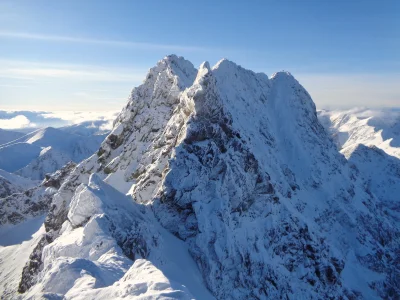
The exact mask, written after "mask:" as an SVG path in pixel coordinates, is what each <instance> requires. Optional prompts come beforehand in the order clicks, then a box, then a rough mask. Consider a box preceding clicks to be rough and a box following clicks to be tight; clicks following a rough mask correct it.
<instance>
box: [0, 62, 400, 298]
mask: <svg viewBox="0 0 400 300" xmlns="http://www.w3.org/2000/svg"><path fill="white" fill-rule="evenodd" d="M371 160H374V162H376V163H373V162H371ZM367 163H368V165H367ZM375 165H379V166H380V168H379V172H380V173H379V174H380V175H379V176H370V174H367V173H368V172H370V170H371V168H373V166H375ZM399 166H400V164H399V162H398V159H397V158H396V157H392V156H389V155H386V154H384V153H383V151H381V150H377V149H371V148H368V147H363V148H360V147H359V148H357V149H354V150H352V151H351V153H348V155H345V156H344V155H343V154H341V153H340V152H339V150H338V148H337V146H336V144H335V143H334V141H333V139H332V138H331V137H330V135H329V133H328V131H326V130H325V129H324V127H323V126H322V125H321V123H320V122H319V120H318V118H317V112H316V108H315V105H314V102H313V101H312V99H311V97H310V95H309V94H308V92H307V91H306V90H305V89H304V88H303V86H302V85H301V84H300V83H299V82H298V81H297V80H296V79H295V78H294V77H293V76H292V75H291V74H290V73H288V72H278V73H275V74H274V75H272V76H271V77H268V76H267V75H265V74H262V73H254V72H252V71H250V70H246V69H244V68H242V67H240V66H238V65H236V64H235V63H233V62H231V61H229V60H226V59H223V60H221V61H219V62H218V63H217V64H216V65H215V66H213V67H210V65H209V63H207V62H205V63H203V64H202V65H201V66H200V67H199V68H198V69H196V68H195V67H194V66H193V65H192V64H191V63H190V62H189V61H187V60H185V59H184V58H182V57H178V56H175V55H170V56H167V57H165V58H164V59H162V60H161V61H159V62H158V63H157V65H156V66H155V67H153V68H152V69H150V71H149V72H148V74H147V76H146V78H145V80H144V82H143V84H142V85H140V86H139V87H137V88H135V89H133V91H132V93H131V95H130V98H129V101H128V103H127V104H126V106H125V107H124V108H123V109H122V111H121V113H120V114H119V116H118V117H117V119H116V120H115V122H114V126H113V129H112V131H111V133H110V134H109V135H108V136H107V137H106V138H105V140H104V141H103V143H102V144H101V146H100V148H99V149H98V151H97V152H96V153H94V154H93V155H92V156H91V157H89V158H88V159H86V160H83V161H82V162H81V163H79V164H78V165H76V166H75V165H74V164H70V165H68V166H66V167H64V169H62V170H61V171H58V173H57V174H55V175H52V176H49V177H48V178H46V179H45V181H44V182H43V183H42V185H41V186H40V187H39V188H37V189H36V190H32V191H31V193H33V194H35V195H36V194H37V195H39V196H37V197H36V198H37V199H45V201H44V200H38V201H37V203H36V202H35V199H36V198H33V197H31V198H29V197H28V198H29V201H30V202H29V205H30V206H27V207H28V208H29V207H35V205H36V206H38V205H39V204H42V205H40V207H39V208H38V209H39V210H40V211H42V210H46V214H47V217H46V219H45V220H44V223H43V226H42V227H41V229H40V230H39V231H38V232H37V233H36V234H35V235H34V237H33V238H32V239H31V240H30V244H29V245H25V246H24V247H25V248H21V249H19V250H18V251H14V252H12V253H11V252H7V251H2V250H1V249H0V255H1V260H0V266H1V269H2V270H6V269H7V270H6V271H2V272H1V274H0V278H1V284H0V292H1V293H2V297H4V299H14V298H15V299H17V298H18V299H19V298H21V299H36V298H38V299H40V298H41V297H42V298H44V299H122V298H124V299H193V298H195V299H399V298H400V247H399V246H400V227H399V224H400V223H399V220H400V214H399V213H400V206H399V201H398V200H399V199H398V193H397V192H398V191H399V186H398V183H400V179H399V178H400V176H399V174H400V173H399V170H400V169H399ZM385 176H387V177H385ZM396 176H397V177H396ZM384 178H387V179H388V180H385V179H384ZM389 179H390V180H389ZM386 187H387V190H386V191H387V192H384V191H383V190H384V189H385V188H386ZM49 189H51V192H48V190H49ZM46 190H47V192H45V191H46ZM395 193H396V195H395ZM42 194H43V195H46V196H45V198H43V197H44V196H43V197H40V195H42ZM8 197H11V198H12V201H13V203H14V202H18V201H17V200H18V199H19V198H21V199H25V198H26V196H25V197H22V196H19V198H18V199H17V198H15V196H13V195H11V196H8ZM396 197H397V199H396ZM10 201H11V200H10ZM21 201H23V200H21ZM25 201H26V202H27V201H28V200H25ZM40 201H42V202H40ZM31 202H32V203H31ZM27 203H28V202H27ZM16 206H18V205H16ZM0 211H1V210H0ZM9 211H11V210H4V212H3V213H2V215H0V216H1V220H9V221H8V222H11V223H13V224H14V223H18V222H22V220H25V219H26V218H29V217H30V216H32V215H34V216H36V215H37V214H34V213H32V212H30V211H29V209H19V210H18V214H19V217H18V219H11V221H10V218H8V216H7V213H8V212H9ZM13 212H14V211H13ZM20 220H21V221H20ZM2 222H3V221H2ZM4 223H6V221H4ZM1 224H2V223H1ZM21 224H22V223H21ZM21 247H22V246H21ZM22 252H24V253H25V254H24V255H25V256H26V260H25V261H24V263H23V264H22V263H21V264H19V265H18V266H17V267H14V268H7V266H11V265H12V260H13V258H14V259H15V258H16V257H19V256H18V255H22V254H21V253H22Z"/></svg>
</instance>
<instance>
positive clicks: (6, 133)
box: [0, 128, 24, 145]
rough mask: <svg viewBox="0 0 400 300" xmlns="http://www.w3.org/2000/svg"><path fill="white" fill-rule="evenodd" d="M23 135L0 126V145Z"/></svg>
mask: <svg viewBox="0 0 400 300" xmlns="http://www.w3.org/2000/svg"><path fill="white" fill-rule="evenodd" d="M23 135H24V134H23V133H20V132H16V131H10V130H4V129H1V128H0V145H3V144H5V143H8V142H11V141H14V140H16V139H18V138H20V137H21V136H23Z"/></svg>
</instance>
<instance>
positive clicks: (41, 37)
mask: <svg viewBox="0 0 400 300" xmlns="http://www.w3.org/2000/svg"><path fill="white" fill-rule="evenodd" d="M0 37H4V38H14V39H29V40H40V41H52V42H66V43H81V44H95V45H105V46H113V47H129V48H135V49H141V50H168V51H192V52H204V51H211V50H213V49H209V48H204V47H196V46H182V45H169V44H153V43H141V42H129V41H128V42H126V41H116V40H101V39H92V38H82V37H71V36H59V35H44V34H35V33H25V32H7V31H0ZM214 50H215V49H214Z"/></svg>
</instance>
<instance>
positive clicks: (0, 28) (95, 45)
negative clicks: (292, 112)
mask: <svg viewBox="0 0 400 300" xmlns="http://www.w3.org/2000/svg"><path fill="white" fill-rule="evenodd" d="M0 45H1V47H0V109H38V110H109V109H110V110H118V109H120V108H121V107H122V106H123V105H124V104H125V102H126V99H127V96H128V94H129V92H130V90H131V89H132V88H133V87H135V86H137V85H138V84H140V83H141V81H142V79H143V78H144V77H145V74H146V72H147V70H148V69H149V68H150V67H152V66H153V65H155V64H156V62H157V61H158V60H159V59H161V58H162V57H164V56H165V55H167V54H171V53H175V54H178V55H181V56H184V57H185V58H187V59H189V60H190V61H192V62H193V63H194V64H195V66H198V65H199V64H200V63H201V62H202V61H204V60H208V61H209V62H210V63H211V64H214V63H216V62H217V61H218V60H219V59H221V58H223V57H225V58H228V59H230V60H233V61H235V62H236V63H238V64H240V65H242V66H243V67H245V68H249V69H252V70H254V71H257V72H265V73H266V74H268V75H271V74H272V73H274V72H276V71H280V70H288V71H290V72H292V73H293V75H294V76H295V77H296V78H297V79H298V80H299V81H300V83H302V84H303V85H304V86H305V88H306V89H307V90H308V91H309V92H310V93H311V95H312V96H313V99H314V101H315V102H316V104H317V107H320V108H322V107H332V108H334V107H340V106H345V107H349V106H371V107H376V106H386V107H393V106H400V88H399V86H400V84H399V82H400V80H399V79H400V1H390V0H383V1H377V0H376V1H361V0H349V1H342V0H339V1H327V0H322V1H310V0H304V1H295V0H292V1H290V0H283V1H239V0H233V1H208V0H203V1H178V0H173V1H150V0H147V1H128V0H125V1H101V0H97V1H91V0H85V1H80V0H70V1H50V0H48V1H40V0H36V1H29V0H25V1H24V0H21V1H8V0H3V1H1V2H0Z"/></svg>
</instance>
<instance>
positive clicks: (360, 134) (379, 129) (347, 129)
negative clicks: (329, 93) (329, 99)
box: [318, 109, 400, 158]
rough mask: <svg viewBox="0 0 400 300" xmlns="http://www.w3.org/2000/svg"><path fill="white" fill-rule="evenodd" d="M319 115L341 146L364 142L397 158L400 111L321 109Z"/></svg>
mask: <svg viewBox="0 0 400 300" xmlns="http://www.w3.org/2000/svg"><path fill="white" fill-rule="evenodd" d="M318 116H319V118H320V120H321V123H322V124H323V125H324V127H325V128H326V129H327V130H328V132H329V133H330V134H331V135H332V136H333V138H334V140H335V142H336V144H337V145H338V147H339V148H340V149H342V148H343V149H344V148H346V147H349V146H354V145H357V144H363V145H366V146H376V147H378V148H380V149H382V150H383V151H385V152H386V153H387V154H389V155H392V156H395V157H397V158H400V111H396V110H369V109H353V110H348V111H326V110H321V111H319V112H318Z"/></svg>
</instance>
